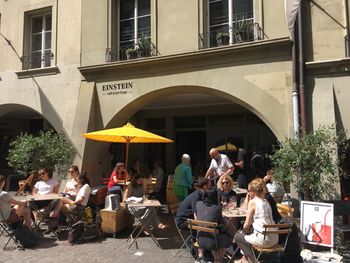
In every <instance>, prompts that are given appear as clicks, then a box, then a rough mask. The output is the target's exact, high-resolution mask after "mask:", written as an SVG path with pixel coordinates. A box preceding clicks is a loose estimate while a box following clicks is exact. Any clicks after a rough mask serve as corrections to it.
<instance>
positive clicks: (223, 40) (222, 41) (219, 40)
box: [216, 36, 230, 46]
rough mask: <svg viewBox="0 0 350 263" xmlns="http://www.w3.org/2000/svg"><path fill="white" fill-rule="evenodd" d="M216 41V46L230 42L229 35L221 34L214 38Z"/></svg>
mask: <svg viewBox="0 0 350 263" xmlns="http://www.w3.org/2000/svg"><path fill="white" fill-rule="evenodd" d="M216 42H217V44H218V46H225V45H228V44H229V43H230V37H229V36H221V37H218V38H216Z"/></svg>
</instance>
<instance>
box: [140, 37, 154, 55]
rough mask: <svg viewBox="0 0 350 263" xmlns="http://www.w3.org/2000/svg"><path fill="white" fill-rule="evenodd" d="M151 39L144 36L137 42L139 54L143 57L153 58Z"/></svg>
mask: <svg viewBox="0 0 350 263" xmlns="http://www.w3.org/2000/svg"><path fill="white" fill-rule="evenodd" d="M151 47H152V42H151V37H149V36H146V35H144V34H142V35H141V37H140V38H139V39H138V40H137V54H138V55H139V56H141V57H149V56H151Z"/></svg>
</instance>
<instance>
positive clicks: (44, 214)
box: [10, 193, 60, 227]
mask: <svg viewBox="0 0 350 263" xmlns="http://www.w3.org/2000/svg"><path fill="white" fill-rule="evenodd" d="M10 194H11V193H10ZM11 196H12V198H13V199H15V200H26V201H27V202H28V204H29V207H30V208H31V210H32V211H36V212H37V213H38V214H39V215H40V220H39V221H38V222H34V224H35V226H36V227H38V226H40V224H41V222H43V220H45V219H46V218H48V217H49V213H50V211H51V210H52V209H53V208H54V206H55V205H56V201H57V200H58V199H60V196H59V195H58V194H45V195H39V194H34V195H32V194H24V195H17V196H16V195H14V194H11ZM38 201H50V202H49V204H48V205H47V206H46V207H45V208H44V210H43V211H41V210H40V209H39V208H38V206H37V204H36V202H38Z"/></svg>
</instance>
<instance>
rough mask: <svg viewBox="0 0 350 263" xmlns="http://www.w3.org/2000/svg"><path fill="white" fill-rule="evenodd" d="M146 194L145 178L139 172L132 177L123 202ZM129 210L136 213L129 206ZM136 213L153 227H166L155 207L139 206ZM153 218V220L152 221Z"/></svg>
mask: <svg viewBox="0 0 350 263" xmlns="http://www.w3.org/2000/svg"><path fill="white" fill-rule="evenodd" d="M145 194H146V188H145V185H144V178H143V177H142V175H141V174H139V173H137V174H135V175H134V176H133V177H132V179H131V183H130V184H129V185H128V187H127V188H126V190H125V193H124V196H123V203H126V201H127V200H128V198H129V197H143V196H144V195H145ZM128 210H129V212H130V213H131V214H133V213H134V211H132V210H131V209H130V208H128ZM136 213H137V215H138V217H139V218H142V220H144V222H148V224H149V225H152V226H153V227H157V228H159V229H164V228H166V226H165V225H163V224H162V223H160V222H159V219H158V216H157V213H156V209H155V208H154V207H147V208H146V207H137V209H136ZM151 218H152V220H151V221H150V219H151ZM149 221H150V222H149Z"/></svg>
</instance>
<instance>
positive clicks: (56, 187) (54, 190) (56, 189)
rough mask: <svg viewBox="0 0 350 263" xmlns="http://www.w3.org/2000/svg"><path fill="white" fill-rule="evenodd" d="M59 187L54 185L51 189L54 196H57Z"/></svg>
mask: <svg viewBox="0 0 350 263" xmlns="http://www.w3.org/2000/svg"><path fill="white" fill-rule="evenodd" d="M59 186H60V185H59V184H58V185H56V186H55V187H54V188H53V190H52V192H53V193H54V194H58V187H59Z"/></svg>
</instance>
